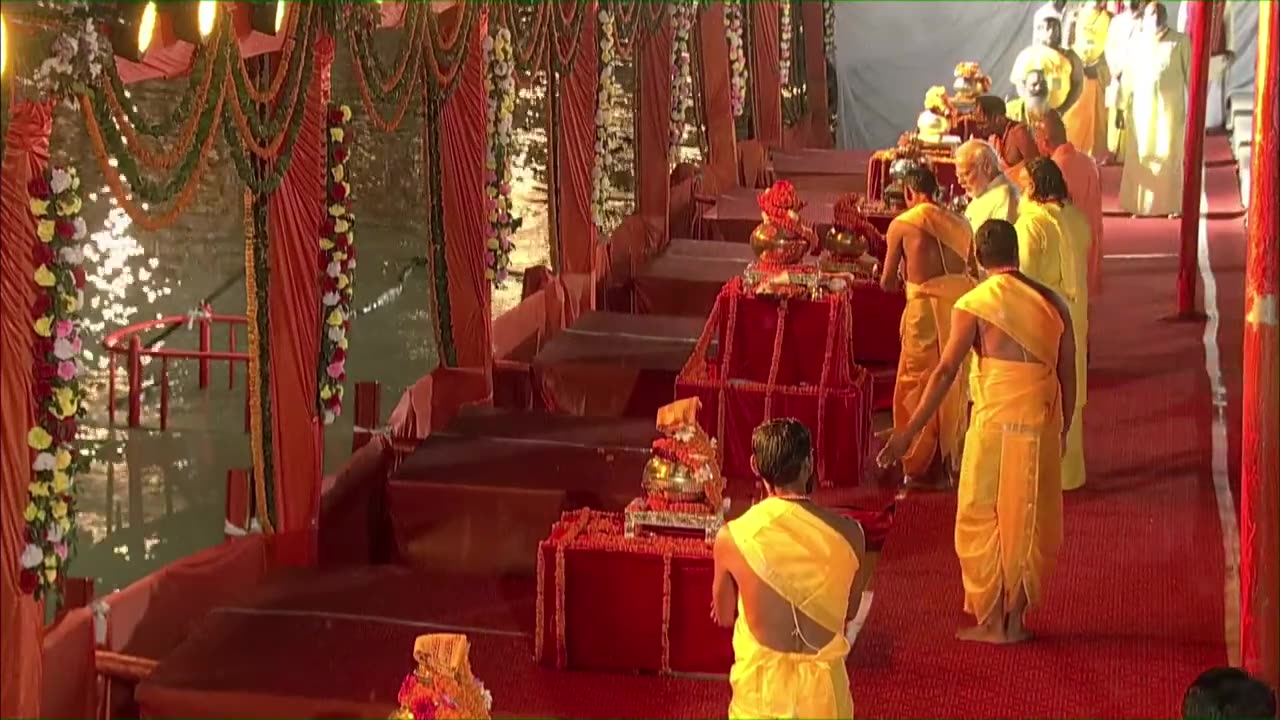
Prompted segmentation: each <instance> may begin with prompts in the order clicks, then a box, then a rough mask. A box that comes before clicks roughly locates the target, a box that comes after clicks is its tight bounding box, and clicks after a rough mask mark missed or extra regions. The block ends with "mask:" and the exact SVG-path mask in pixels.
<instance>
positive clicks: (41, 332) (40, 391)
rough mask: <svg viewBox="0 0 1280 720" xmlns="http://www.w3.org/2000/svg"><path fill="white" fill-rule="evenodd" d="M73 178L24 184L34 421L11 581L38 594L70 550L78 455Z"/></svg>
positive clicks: (47, 177) (79, 229)
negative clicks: (30, 240)
mask: <svg viewBox="0 0 1280 720" xmlns="http://www.w3.org/2000/svg"><path fill="white" fill-rule="evenodd" d="M79 188H80V178H79V176H78V175H77V173H76V171H75V169H74V168H60V167H54V168H50V169H49V170H47V171H46V172H45V174H44V175H42V176H39V177H37V178H35V179H33V180H32V181H31V182H30V184H29V185H28V187H27V190H28V194H29V195H30V198H31V200H30V207H31V214H32V216H34V217H35V221H36V237H37V240H36V242H35V246H34V247H33V248H32V254H33V260H34V264H35V265H36V270H35V272H34V273H33V275H32V279H33V280H34V282H35V285H36V288H35V289H36V295H35V302H34V304H33V306H32V312H31V315H32V329H33V330H34V332H35V335H36V337H35V342H34V344H33V351H34V357H33V358H32V360H33V365H32V367H33V376H34V377H33V379H34V381H35V390H34V395H35V401H36V408H35V409H36V421H35V425H33V426H32V428H31V430H30V431H29V432H28V433H27V445H28V447H30V449H31V451H32V463H31V470H32V473H31V481H30V483H29V484H28V485H27V504H26V507H25V508H24V509H23V511H22V517H23V519H24V520H25V521H26V523H27V526H26V532H25V538H24V539H25V540H26V546H25V547H23V549H22V554H21V555H20V556H19V564H20V566H21V567H20V568H19V577H18V585H19V587H20V588H21V589H22V591H23V592H28V593H34V594H35V595H36V597H38V598H39V597H44V596H45V595H47V594H49V593H50V592H56V588H57V587H58V582H59V580H60V578H61V577H62V575H63V574H64V572H65V569H66V565H67V563H68V562H69V560H70V559H71V556H72V555H73V553H74V549H75V530H76V521H75V505H76V474H77V473H79V472H81V471H82V470H84V465H85V460H84V458H83V456H81V455H80V454H79V453H78V452H77V451H76V447H75V439H76V430H77V425H76V421H77V420H78V419H79V418H80V417H82V416H83V415H84V389H83V388H82V387H81V386H80V380H79V378H80V375H81V374H82V373H83V372H84V366H83V364H82V363H81V361H80V355H81V353H82V346H81V340H80V329H81V327H80V308H81V306H82V305H83V304H84V291H83V288H84V281H85V279H84V270H83V269H81V267H80V266H81V264H82V263H83V262H84V250H83V248H82V245H81V243H82V242H83V241H84V238H85V236H86V235H87V234H88V228H87V227H86V226H85V222H84V219H83V218H81V217H80V208H81V202H80V195H79V193H78V192H77V191H78V190H79Z"/></svg>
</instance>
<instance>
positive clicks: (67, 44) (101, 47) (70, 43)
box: [32, 0, 115, 108]
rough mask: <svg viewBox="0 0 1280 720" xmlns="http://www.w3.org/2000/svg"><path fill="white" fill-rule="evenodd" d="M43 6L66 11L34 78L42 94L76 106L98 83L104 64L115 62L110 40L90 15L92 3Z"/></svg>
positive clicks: (81, 1)
mask: <svg viewBox="0 0 1280 720" xmlns="http://www.w3.org/2000/svg"><path fill="white" fill-rule="evenodd" d="M44 7H45V8H47V9H52V10H54V11H56V12H59V13H64V14H65V19H64V20H63V22H62V24H61V29H60V30H59V34H58V36H57V37H56V38H54V40H53V42H52V43H51V44H50V46H49V57H47V58H45V59H44V61H43V62H41V63H40V67H38V68H36V70H35V72H34V73H32V80H33V81H34V82H35V85H36V88H37V89H38V90H39V92H40V94H41V95H43V96H44V97H46V98H49V99H52V100H62V101H63V102H65V103H66V104H67V105H68V106H70V107H73V108H74V107H77V106H78V104H79V100H78V99H79V97H80V95H81V94H82V93H84V92H86V91H88V90H89V89H90V88H92V87H95V86H96V85H97V84H98V80H99V79H100V78H101V77H102V73H103V69H104V67H105V64H106V63H109V62H115V58H114V57H113V56H112V51H111V43H110V41H109V40H107V39H106V38H105V37H103V36H102V34H101V33H100V32H99V31H98V24H97V23H96V22H95V21H94V19H93V18H92V17H90V16H89V14H90V8H89V3H87V2H83V0H72V1H68V2H61V3H47V4H44Z"/></svg>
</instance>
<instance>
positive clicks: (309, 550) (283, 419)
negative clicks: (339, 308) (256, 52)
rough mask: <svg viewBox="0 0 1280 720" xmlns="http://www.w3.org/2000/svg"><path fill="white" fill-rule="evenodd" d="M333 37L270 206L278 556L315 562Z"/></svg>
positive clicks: (319, 51) (321, 53)
mask: <svg viewBox="0 0 1280 720" xmlns="http://www.w3.org/2000/svg"><path fill="white" fill-rule="evenodd" d="M333 51H334V43H333V38H330V37H327V36H325V37H322V38H321V39H320V41H319V42H318V43H317V44H316V47H315V48H314V52H315V62H316V72H315V74H314V75H313V76H312V80H311V83H312V84H311V87H309V88H307V89H306V93H307V94H306V97H305V98H304V99H303V102H305V103H306V105H305V109H304V110H303V117H302V127H301V129H300V130H299V132H298V140H297V143H296V144H295V145H294V149H293V162H292V164H290V165H289V169H288V171H287V172H286V173H285V176H284V180H283V181H282V182H281V183H280V187H279V188H278V189H277V190H276V191H275V192H274V193H272V194H271V197H270V198H269V200H268V204H267V212H268V219H267V223H268V225H267V228H268V229H267V232H268V233H269V237H270V245H269V252H270V282H271V291H270V302H269V304H268V307H269V309H268V313H269V314H268V318H269V324H270V329H271V333H270V345H269V347H270V356H271V357H270V377H271V426H272V427H271V430H272V434H271V450H270V452H271V453H272V466H273V468H274V480H275V504H276V527H275V530H276V533H277V536H278V537H277V546H276V547H277V549H278V552H279V555H278V556H277V559H278V560H279V561H280V562H283V563H286V564H291V565H293V564H297V565H309V564H311V563H313V562H314V560H315V521H316V514H317V512H318V511H319V508H320V482H321V477H322V474H323V458H324V432H323V426H322V425H321V421H320V417H319V411H318V409H317V405H316V403H317V401H316V393H317V391H318V389H317V378H316V363H317V362H318V358H319V356H320V331H321V327H320V326H321V323H322V318H321V317H320V272H319V270H318V269H317V267H316V253H317V252H318V247H319V246H318V245H317V243H318V242H319V237H320V224H321V222H322V221H323V220H324V218H325V215H326V213H327V212H328V209H327V208H328V202H327V199H326V197H325V173H327V172H328V169H327V168H326V167H325V163H326V161H325V143H326V142H327V138H326V137H325V109H326V105H327V101H328V94H329V93H328V84H329V69H330V66H331V65H332V63H333Z"/></svg>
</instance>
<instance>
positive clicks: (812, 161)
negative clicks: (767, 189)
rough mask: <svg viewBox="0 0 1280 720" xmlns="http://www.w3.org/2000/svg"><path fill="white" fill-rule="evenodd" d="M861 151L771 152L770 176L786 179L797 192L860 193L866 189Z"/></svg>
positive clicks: (864, 160)
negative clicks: (771, 169)
mask: <svg viewBox="0 0 1280 720" xmlns="http://www.w3.org/2000/svg"><path fill="white" fill-rule="evenodd" d="M870 155H871V153H869V152H867V151H865V150H819V149H816V148H805V149H801V150H787V151H777V152H774V153H773V159H772V164H773V174H774V177H776V178H778V179H779V180H788V181H790V182H791V184H792V185H795V187H796V190H799V191H800V192H802V193H804V192H809V191H815V190H816V191H827V192H844V193H850V192H862V191H863V189H864V188H865V187H866V186H867V160H868V158H869V157H870Z"/></svg>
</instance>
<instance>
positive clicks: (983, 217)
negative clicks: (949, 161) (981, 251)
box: [956, 140, 1019, 232]
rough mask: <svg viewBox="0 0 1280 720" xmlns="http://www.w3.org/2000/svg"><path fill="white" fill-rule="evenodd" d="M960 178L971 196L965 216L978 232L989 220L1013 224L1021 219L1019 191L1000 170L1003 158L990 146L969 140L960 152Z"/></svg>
mask: <svg viewBox="0 0 1280 720" xmlns="http://www.w3.org/2000/svg"><path fill="white" fill-rule="evenodd" d="M956 178H957V179H958V180H959V181H960V185H961V187H963V188H964V191H965V193H966V194H968V196H969V206H968V207H967V208H965V211H964V216H965V218H967V219H968V220H969V224H970V225H972V226H973V230H974V232H977V231H978V228H979V227H981V226H982V223H984V222H986V221H988V220H1004V221H1006V222H1013V221H1014V220H1015V219H1016V218H1017V216H1018V200H1019V198H1018V189H1017V188H1015V187H1014V186H1013V184H1012V183H1010V182H1009V180H1008V178H1007V177H1005V174H1004V173H1003V172H1002V171H1001V170H1000V156H999V155H997V154H996V149H995V148H993V147H991V145H990V144H989V143H985V142H983V141H981V140H969V141H968V142H966V143H964V144H963V145H961V146H960V149H959V150H957V151H956Z"/></svg>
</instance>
